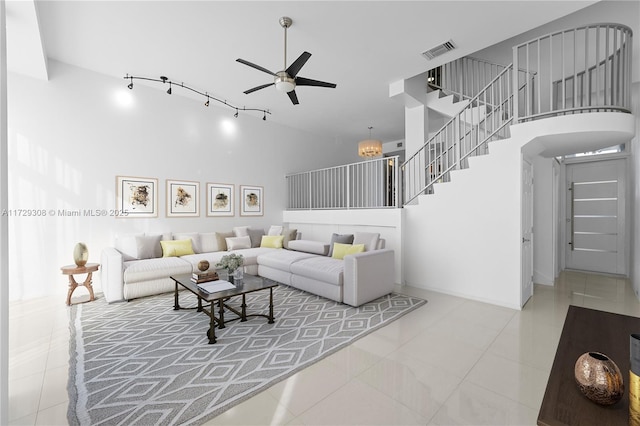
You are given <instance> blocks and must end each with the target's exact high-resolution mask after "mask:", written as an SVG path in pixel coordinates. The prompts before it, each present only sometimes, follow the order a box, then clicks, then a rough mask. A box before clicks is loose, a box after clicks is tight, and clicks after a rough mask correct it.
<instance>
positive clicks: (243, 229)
mask: <svg viewBox="0 0 640 426" xmlns="http://www.w3.org/2000/svg"><path fill="white" fill-rule="evenodd" d="M233 233H234V235H235V236H236V237H248V236H249V227H248V226H234V227H233Z"/></svg>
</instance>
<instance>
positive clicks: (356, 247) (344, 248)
mask: <svg viewBox="0 0 640 426" xmlns="http://www.w3.org/2000/svg"><path fill="white" fill-rule="evenodd" d="M363 251H364V244H341V243H333V254H332V255H331V257H333V258H334V259H344V257H345V256H347V255H349V254H356V253H362V252H363Z"/></svg>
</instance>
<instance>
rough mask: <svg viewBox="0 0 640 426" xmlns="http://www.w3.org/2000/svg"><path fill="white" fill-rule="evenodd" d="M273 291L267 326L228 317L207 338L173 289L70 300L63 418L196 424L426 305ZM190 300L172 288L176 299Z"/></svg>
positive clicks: (399, 298)
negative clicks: (211, 339) (111, 299)
mask: <svg viewBox="0 0 640 426" xmlns="http://www.w3.org/2000/svg"><path fill="white" fill-rule="evenodd" d="M273 294H274V304H275V310H274V312H275V318H276V321H275V323H274V324H268V323H267V320H266V318H262V317H255V318H250V319H249V320H248V321H247V322H239V321H234V322H231V323H229V324H228V326H227V327H226V328H224V329H216V336H217V343H215V344H213V345H210V344H208V338H207V336H206V332H207V329H208V327H209V318H208V317H207V316H206V315H205V314H204V313H199V312H196V311H194V310H180V311H174V310H173V293H169V294H163V295H159V296H153V297H147V298H142V299H136V300H133V301H130V302H128V303H117V304H111V305H109V304H107V303H106V302H105V301H104V298H98V299H97V300H96V301H94V302H91V303H86V304H80V305H74V306H72V308H71V312H72V315H71V324H70V327H71V343H70V364H71V365H70V368H69V376H70V377H69V401H70V402H69V408H68V414H67V417H68V420H69V424H71V425H131V424H137V425H159V424H167V425H169V424H180V425H182V424H202V423H204V422H206V421H207V420H209V419H211V418H213V417H215V416H217V415H219V414H220V413H222V412H223V411H225V410H227V409H229V408H231V407H232V406H234V405H235V404H238V403H240V402H242V401H244V400H246V399H247V398H250V397H251V396H253V395H255V394H256V393H258V392H260V391H262V390H264V389H266V388H268V387H269V386H271V385H273V384H274V383H276V382H278V381H280V380H283V379H285V378H286V377H288V376H290V375H291V374H293V373H295V372H297V371H299V370H301V369H303V368H305V367H308V366H309V365H311V364H313V363H315V362H317V361H319V360H320V359H322V358H324V357H326V356H327V355H329V354H331V353H334V352H335V351H337V350H339V349H341V348H343V347H345V346H346V345H348V344H350V343H353V342H354V341H355V340H357V339H359V338H361V337H363V336H365V335H366V334H368V333H370V332H372V331H374V330H376V329H378V328H380V327H382V326H384V325H386V324H388V323H390V322H391V321H394V320H395V319H397V318H399V317H401V316H402V315H404V314H406V313H408V312H410V311H412V310H413V309H415V308H417V307H419V306H421V305H423V304H424V303H426V301H425V300H422V299H418V298H414V297H408V296H404V295H399V294H390V295H388V296H385V297H382V298H380V299H378V300H375V301H373V302H370V303H368V304H366V305H363V306H361V307H359V308H352V307H350V306H347V305H344V304H340V303H336V302H333V301H330V300H327V299H324V298H322V297H318V296H314V295H312V294H309V293H306V292H303V291H300V290H297V289H294V288H291V287H288V286H280V287H278V288H277V289H274V293H273ZM238 299H239V298H238ZM268 299H269V292H268V291H262V292H256V293H252V294H250V295H248V296H247V304H248V306H249V309H250V310H251V312H261V313H267V312H268ZM195 304H196V299H195V297H194V296H192V295H191V294H190V293H188V292H186V291H182V292H181V293H180V305H181V306H194V305H195ZM251 312H250V313H251Z"/></svg>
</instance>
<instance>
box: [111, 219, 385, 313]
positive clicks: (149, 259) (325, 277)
mask: <svg viewBox="0 0 640 426" xmlns="http://www.w3.org/2000/svg"><path fill="white" fill-rule="evenodd" d="M245 228H246V227H245ZM255 231H256V230H248V229H237V228H236V229H235V230H234V232H227V233H176V234H164V235H143V234H138V235H129V236H123V237H120V238H118V239H117V241H116V245H115V247H108V248H105V249H104V250H103V251H102V255H101V263H102V266H101V268H100V270H101V283H102V291H103V293H104V296H105V299H106V300H107V302H117V301H124V300H129V299H134V298H138V297H144V296H150V295H154V294H160V293H165V292H170V291H173V290H174V288H175V283H174V282H173V280H172V279H171V278H170V276H172V275H177V274H184V273H191V272H195V271H197V270H198V269H197V265H198V263H199V262H200V261H201V260H207V261H208V262H209V263H210V265H211V267H213V266H214V265H215V264H216V263H217V262H219V261H220V259H221V258H222V256H224V255H226V254H230V253H237V254H242V255H243V257H244V269H245V273H248V274H252V275H260V276H263V277H265V278H269V279H272V280H274V281H277V282H279V283H282V284H286V285H289V286H293V287H296V288H299V289H301V290H304V291H307V292H310V293H313V294H317V295H319V296H323V297H326V298H329V299H332V300H335V301H338V302H344V303H346V304H349V305H351V306H359V305H361V304H363V303H366V302H369V301H371V300H373V299H376V298H378V297H380V296H383V295H385V294H388V293H390V292H391V291H392V290H393V286H394V253H393V250H386V249H384V248H383V247H384V240H381V239H380V238H379V235H378V234H370V233H360V234H355V237H354V238H355V240H354V244H355V243H356V242H358V241H360V242H361V243H365V244H364V246H365V250H366V251H364V252H361V253H356V254H350V255H346V256H344V259H335V258H332V257H329V256H327V254H328V251H329V250H330V248H331V247H330V244H325V243H320V242H315V241H305V240H293V241H290V242H289V239H290V238H284V240H285V246H287V247H288V248H287V249H285V248H273V247H261V246H260V243H259V242H258V240H260V239H261V234H269V233H273V232H274V231H272V230H270V231H268V232H266V233H265V232H264V231H262V232H255ZM247 232H250V233H251V235H240V236H238V234H243V233H247ZM289 232H290V231H289ZM334 235H335V234H334ZM289 236H292V235H289ZM254 237H255V238H254ZM185 240H191V247H192V248H193V253H192V254H184V255H178V256H170V257H163V252H162V246H161V244H162V243H161V241H182V242H184V241H185ZM240 241H241V244H240V243H239V242H240ZM247 241H251V242H250V245H247Z"/></svg>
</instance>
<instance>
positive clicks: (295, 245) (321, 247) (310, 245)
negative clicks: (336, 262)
mask: <svg viewBox="0 0 640 426" xmlns="http://www.w3.org/2000/svg"><path fill="white" fill-rule="evenodd" d="M289 250H295V251H302V252H305V253H313V254H319V255H321V256H326V255H327V253H329V244H324V243H321V242H319V241H311V240H295V241H289Z"/></svg>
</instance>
